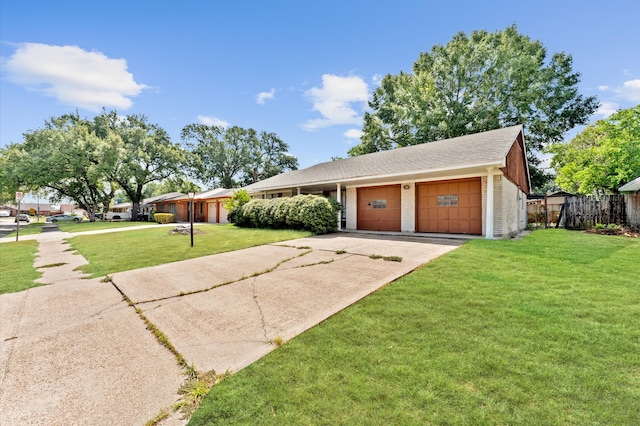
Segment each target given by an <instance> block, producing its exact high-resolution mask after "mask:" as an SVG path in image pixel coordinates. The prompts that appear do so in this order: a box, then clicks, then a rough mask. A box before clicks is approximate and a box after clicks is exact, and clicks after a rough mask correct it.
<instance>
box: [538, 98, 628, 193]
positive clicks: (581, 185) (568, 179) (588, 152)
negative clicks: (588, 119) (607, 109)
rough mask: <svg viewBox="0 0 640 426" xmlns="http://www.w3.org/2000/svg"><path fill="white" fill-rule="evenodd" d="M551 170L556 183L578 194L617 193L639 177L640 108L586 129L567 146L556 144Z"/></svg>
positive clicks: (624, 111)
mask: <svg viewBox="0 0 640 426" xmlns="http://www.w3.org/2000/svg"><path fill="white" fill-rule="evenodd" d="M549 151H550V152H551V153H553V154H554V156H553V159H552V160H551V166H552V167H553V168H555V169H556V182H557V183H558V185H560V187H561V188H562V189H564V190H566V191H569V192H577V193H580V194H594V193H617V192H618V188H619V187H620V186H622V185H624V184H625V183H627V182H629V181H631V180H633V179H635V178H636V177H638V176H640V105H637V106H635V107H633V108H629V109H624V110H620V111H618V112H617V113H615V114H613V115H611V116H610V117H609V118H607V119H605V120H599V121H597V122H596V123H595V124H592V125H589V126H587V127H586V128H585V129H584V130H583V131H582V132H580V133H579V134H578V135H577V136H576V137H575V138H573V139H572V140H571V142H569V143H567V144H557V145H554V146H552V147H551V148H550V149H549Z"/></svg>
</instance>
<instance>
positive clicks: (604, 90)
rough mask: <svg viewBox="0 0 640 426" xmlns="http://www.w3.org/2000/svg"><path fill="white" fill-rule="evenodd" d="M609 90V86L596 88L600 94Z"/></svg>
mask: <svg viewBox="0 0 640 426" xmlns="http://www.w3.org/2000/svg"><path fill="white" fill-rule="evenodd" d="M609 89H610V87H609V86H605V85H602V86H598V90H599V91H601V92H606V91H607V90H609Z"/></svg>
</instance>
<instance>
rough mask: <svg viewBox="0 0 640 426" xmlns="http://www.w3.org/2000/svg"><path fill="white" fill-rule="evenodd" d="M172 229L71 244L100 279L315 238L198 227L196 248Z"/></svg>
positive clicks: (84, 239) (116, 234) (92, 238)
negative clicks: (179, 262) (143, 269)
mask: <svg viewBox="0 0 640 426" xmlns="http://www.w3.org/2000/svg"><path fill="white" fill-rule="evenodd" d="M80 225H83V224H80ZM80 225H79V226H80ZM170 230H171V228H170V227H164V226H163V227H158V226H151V227H150V228H148V229H139V230H131V231H126V232H113V233H106V234H96V235H81V236H75V237H73V238H71V239H69V242H70V243H71V246H72V247H73V248H74V249H76V250H78V251H79V252H80V254H81V255H83V256H84V257H85V258H86V259H87V260H88V261H89V264H88V265H85V266H83V267H82V270H83V271H84V272H86V273H88V274H90V275H91V277H100V276H104V275H107V274H112V273H115V272H120V271H128V270H131V269H138V268H144V267H147V266H155V265H161V264H164V263H169V262H175V261H178V260H185V259H191V258H194V257H201V256H206V255H210V254H216V253H223V252H227V251H233V250H240V249H243V248H247V247H254V246H259V245H262V244H269V243H275V242H278V241H285V240H291V239H295V238H303V237H308V236H309V235H311V234H310V233H309V232H304V231H289V230H271V229H249V228H237V227H235V226H233V225H207V224H198V225H197V226H195V230H196V232H198V231H200V232H202V233H196V234H195V235H194V246H193V247H191V238H190V235H169V231H170Z"/></svg>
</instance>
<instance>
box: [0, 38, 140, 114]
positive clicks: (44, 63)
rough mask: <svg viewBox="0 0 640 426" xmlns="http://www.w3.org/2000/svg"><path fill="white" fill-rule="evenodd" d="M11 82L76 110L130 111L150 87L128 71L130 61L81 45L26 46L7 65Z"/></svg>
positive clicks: (6, 62)
mask: <svg viewBox="0 0 640 426" xmlns="http://www.w3.org/2000/svg"><path fill="white" fill-rule="evenodd" d="M4 68H5V70H6V72H7V77H8V79H9V80H10V81H11V82H13V83H15V84H17V85H19V86H23V87H25V88H26V89H28V90H31V91H35V92H41V93H43V94H45V95H46V96H51V97H54V98H56V99H57V100H58V101H59V102H61V103H63V104H67V105H71V106H74V107H79V108H85V109H88V110H91V111H98V110H100V108H102V107H105V108H119V109H128V108H130V107H131V106H132V105H133V102H132V101H131V97H133V96H137V95H139V94H140V92H142V90H144V89H148V88H149V87H148V86H146V85H144V84H138V83H136V82H135V80H134V79H133V74H131V73H130V72H128V71H127V61H126V60H124V59H112V58H109V57H107V56H106V55H104V54H103V53H102V52H97V51H91V52H89V51H86V50H83V49H81V48H80V47H78V46H53V45H47V44H41V43H22V44H20V45H18V48H17V49H16V51H15V52H14V53H13V55H11V56H10V57H9V58H8V59H7V60H6V61H5V63H4Z"/></svg>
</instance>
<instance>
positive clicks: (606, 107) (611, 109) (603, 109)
mask: <svg viewBox="0 0 640 426" xmlns="http://www.w3.org/2000/svg"><path fill="white" fill-rule="evenodd" d="M618 109H620V105H619V104H617V103H615V102H606V101H605V102H602V103H601V104H600V107H599V108H598V109H597V110H596V112H594V115H596V116H597V117H600V118H607V117H608V116H610V115H611V114H613V113H615V112H616V111H618Z"/></svg>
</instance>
